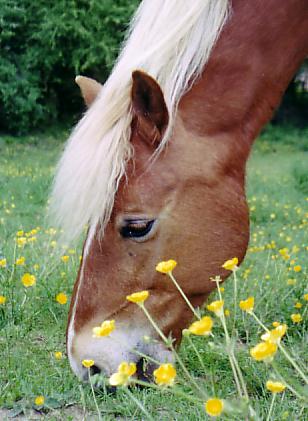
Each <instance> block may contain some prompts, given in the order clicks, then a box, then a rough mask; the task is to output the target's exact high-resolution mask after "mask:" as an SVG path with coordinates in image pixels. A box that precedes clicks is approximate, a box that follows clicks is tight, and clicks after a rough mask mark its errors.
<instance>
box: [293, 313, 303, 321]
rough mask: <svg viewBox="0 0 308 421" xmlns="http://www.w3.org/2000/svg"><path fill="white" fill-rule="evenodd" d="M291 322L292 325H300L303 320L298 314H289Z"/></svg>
mask: <svg viewBox="0 0 308 421" xmlns="http://www.w3.org/2000/svg"><path fill="white" fill-rule="evenodd" d="M291 320H292V322H293V323H300V322H301V321H302V320H303V318H302V316H301V315H300V314H299V313H296V314H291Z"/></svg>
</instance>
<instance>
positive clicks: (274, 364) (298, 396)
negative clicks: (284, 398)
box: [271, 361, 305, 400]
mask: <svg viewBox="0 0 308 421" xmlns="http://www.w3.org/2000/svg"><path fill="white" fill-rule="evenodd" d="M271 365H272V367H273V369H274V371H275V373H276V375H277V377H278V379H279V380H280V381H282V382H283V383H284V384H285V385H286V386H287V388H288V389H289V390H290V391H291V392H292V393H293V394H294V395H295V396H296V397H297V398H298V399H300V400H305V398H304V397H303V396H301V395H300V394H299V393H298V392H297V391H296V390H295V389H294V387H293V386H291V385H290V383H289V382H287V381H286V380H285V378H284V377H283V375H282V374H281V373H280V372H279V370H278V368H277V365H276V363H275V362H274V361H272V362H271Z"/></svg>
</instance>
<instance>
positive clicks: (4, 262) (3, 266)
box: [0, 259, 6, 268]
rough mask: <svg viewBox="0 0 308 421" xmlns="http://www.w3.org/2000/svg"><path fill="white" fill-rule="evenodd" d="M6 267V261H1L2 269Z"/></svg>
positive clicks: (0, 266)
mask: <svg viewBox="0 0 308 421" xmlns="http://www.w3.org/2000/svg"><path fill="white" fill-rule="evenodd" d="M5 267H6V259H0V268H5Z"/></svg>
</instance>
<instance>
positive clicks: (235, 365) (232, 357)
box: [215, 272, 249, 401]
mask: <svg viewBox="0 0 308 421" xmlns="http://www.w3.org/2000/svg"><path fill="white" fill-rule="evenodd" d="M233 273H235V272H233ZM215 282H216V285H217V290H218V295H219V300H220V301H222V296H221V292H220V289H219V282H218V279H215ZM220 321H221V324H222V327H223V330H224V332H225V338H226V350H227V354H228V357H229V361H230V365H231V369H232V372H233V377H234V380H235V383H236V387H237V391H238V394H239V396H240V398H242V397H243V394H244V395H245V398H246V399H247V401H248V400H249V396H248V393H247V389H246V384H245V381H244V378H243V375H242V372H241V369H240V367H239V365H238V362H237V359H236V357H235V355H234V352H233V349H232V345H231V339H230V336H229V332H228V329H227V324H226V319H225V314H224V312H223V313H222V316H221V317H220ZM239 378H240V380H239ZM240 383H241V384H240ZM242 389H243V392H242Z"/></svg>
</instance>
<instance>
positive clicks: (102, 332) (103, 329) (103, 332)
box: [92, 320, 115, 338]
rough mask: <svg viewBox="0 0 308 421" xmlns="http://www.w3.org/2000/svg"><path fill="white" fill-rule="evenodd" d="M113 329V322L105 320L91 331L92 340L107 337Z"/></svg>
mask: <svg viewBox="0 0 308 421" xmlns="http://www.w3.org/2000/svg"><path fill="white" fill-rule="evenodd" d="M114 329H115V321H114V320H105V321H104V322H103V323H102V324H101V325H100V326H97V327H94V328H93V329H92V332H93V338H101V337H102V336H108V335H109V334H110V333H111V332H112V331H113V330H114Z"/></svg>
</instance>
